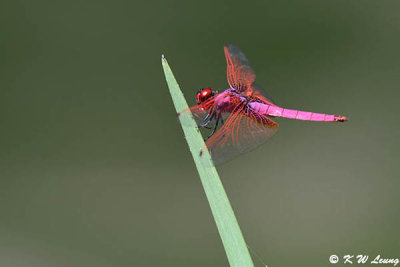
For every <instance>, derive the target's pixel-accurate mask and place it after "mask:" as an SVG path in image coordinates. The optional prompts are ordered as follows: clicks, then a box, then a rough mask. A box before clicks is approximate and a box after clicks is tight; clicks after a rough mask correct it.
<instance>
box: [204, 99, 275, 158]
mask: <svg viewBox="0 0 400 267" xmlns="http://www.w3.org/2000/svg"><path fill="white" fill-rule="evenodd" d="M244 109H245V107H244V106H243V105H240V106H238V107H237V108H236V110H234V112H232V113H231V114H230V115H229V117H228V118H227V119H226V121H225V123H224V125H222V127H221V128H220V129H219V130H218V131H217V132H216V133H215V134H214V135H213V136H211V138H210V139H208V140H207V142H206V146H207V147H208V149H209V151H210V154H211V157H212V159H213V161H214V163H215V164H222V163H224V162H226V161H228V160H231V159H232V158H234V157H236V156H238V155H240V154H243V153H246V152H249V151H251V150H253V149H255V148H257V147H258V146H259V145H261V144H263V143H265V142H266V141H267V140H268V139H269V138H270V137H271V136H272V135H273V134H274V133H275V132H276V131H277V130H278V127H279V125H278V123H276V122H274V121H273V120H271V119H269V118H268V117H266V116H263V115H259V114H258V113H256V112H253V111H251V110H247V111H245V110H244Z"/></svg>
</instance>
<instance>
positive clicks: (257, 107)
mask: <svg viewBox="0 0 400 267" xmlns="http://www.w3.org/2000/svg"><path fill="white" fill-rule="evenodd" d="M249 106H250V107H251V108H252V109H253V110H254V111H256V112H257V113H259V114H261V115H268V116H273V117H283V118H288V119H296V120H306V121H346V120H347V118H346V117H343V116H337V115H329V114H324V113H315V112H309V111H300V110H294V109H286V108H281V107H278V106H273V105H268V104H263V103H259V102H251V103H249Z"/></svg>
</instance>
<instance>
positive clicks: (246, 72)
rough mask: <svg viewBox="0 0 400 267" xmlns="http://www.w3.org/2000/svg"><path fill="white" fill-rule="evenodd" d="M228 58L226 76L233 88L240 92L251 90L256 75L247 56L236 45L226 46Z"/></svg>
mask: <svg viewBox="0 0 400 267" xmlns="http://www.w3.org/2000/svg"><path fill="white" fill-rule="evenodd" d="M224 51H225V58H226V76H227V80H228V84H229V86H230V87H231V88H235V89H236V90H237V91H238V92H244V91H246V90H249V89H250V90H251V85H252V84H253V83H254V80H255V79H256V74H255V73H254V71H253V69H252V68H251V67H250V64H249V61H248V60H247V58H246V56H245V55H244V54H243V52H242V51H240V49H239V48H237V47H236V46H234V45H231V44H229V45H226V46H224Z"/></svg>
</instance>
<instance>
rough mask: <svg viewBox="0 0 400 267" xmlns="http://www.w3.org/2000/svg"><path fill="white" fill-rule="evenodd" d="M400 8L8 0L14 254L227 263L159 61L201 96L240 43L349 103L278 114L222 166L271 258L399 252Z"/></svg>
mask: <svg viewBox="0 0 400 267" xmlns="http://www.w3.org/2000/svg"><path fill="white" fill-rule="evenodd" d="M399 8H400V4H399V2H398V1H389V0H386V1H367V0H365V1H348V0H346V1H344V0H343V1H336V0H335V1H317V0H315V1H235V0H233V1H229V2H223V1H171V0H169V1H123V0H116V1H58V0H55V1H54V0H52V1H50V0H48V1H44V0H39V1H27V0H25V1H22V0H14V1H10V0H8V1H7V0H6V1H1V2H0V25H1V26H0V27H1V36H0V51H1V57H0V126H1V130H0V149H1V150H0V212H1V219H0V266H18V267H19V266H34V267H36V266H227V265H228V262H227V260H226V257H225V254H224V250H223V247H222V243H221V241H220V239H219V236H218V233H217V229H216V227H215V224H214V221H213V218H212V215H211V212H210V209H209V206H208V203H207V200H206V198H205V195H204V192H203V189H202V186H201V183H200V180H199V177H198V175H197V172H196V169H195V166H194V163H193V162H192V158H191V155H190V153H189V151H188V148H187V145H186V142H185V139H184V137H183V134H182V130H181V128H180V126H179V124H178V123H177V119H176V112H175V110H174V108H173V105H172V101H171V98H170V96H169V93H168V89H167V86H166V82H165V79H164V75H163V72H162V68H161V60H160V59H161V54H162V53H164V54H165V55H166V57H167V59H168V61H169V63H170V65H171V68H172V70H173V71H174V73H175V76H176V78H177V80H178V82H179V84H180V85H181V87H182V90H183V91H184V93H185V96H186V97H187V99H188V102H189V104H194V102H195V101H194V93H195V91H196V90H198V89H199V88H201V87H208V86H211V87H215V88H218V89H224V88H226V87H227V82H226V78H225V59H224V55H223V45H224V44H226V43H233V44H235V45H237V46H238V47H240V48H241V49H242V50H243V51H244V52H245V54H246V55H247V57H248V59H249V61H250V62H251V64H252V66H253V68H254V69H255V71H256V73H257V81H258V84H259V85H261V86H262V87H264V88H265V89H266V90H267V91H268V92H269V94H270V95H271V96H272V97H273V98H274V99H275V101H276V102H277V103H278V104H279V105H282V106H284V107H287V108H294V109H302V110H309V111H314V112H325V113H333V114H342V115H346V116H348V117H349V118H350V121H349V122H348V123H344V124H331V123H311V122H304V121H295V120H283V119H279V120H277V121H278V122H279V123H280V125H281V127H280V130H279V131H278V133H277V134H276V135H275V136H274V137H273V138H272V139H271V140H270V142H268V143H267V144H265V145H263V146H261V147H260V148H259V149H257V150H256V151H254V152H251V153H248V154H246V155H244V156H241V157H240V158H237V159H236V160H233V161H231V162H229V163H227V164H225V165H223V166H221V167H219V171H220V175H221V179H222V180H223V183H224V186H225V188H226V191H227V193H228V196H229V197H230V200H231V203H232V206H233V208H234V210H235V213H236V215H237V218H238V221H239V223H240V225H241V228H242V231H243V234H244V236H245V238H246V241H247V243H248V244H249V245H250V246H251V248H252V249H253V250H255V251H256V252H257V253H258V254H259V255H260V257H261V258H263V260H264V261H265V262H266V263H267V264H268V266H330V264H329V262H328V258H329V256H330V255H331V254H337V255H338V256H343V255H344V254H366V255H370V257H374V256H376V255H377V254H381V255H382V256H383V257H392V258H393V257H395V258H396V257H397V258H400V234H399V224H400V208H399V202H400V194H399V188H400V182H399V174H400V171H399V168H400V167H399V160H400V155H399V137H400V126H399V122H400V121H399V117H398V116H399V114H398V112H399V106H398V105H399V104H398V102H399V96H400V94H399V86H400V67H399V60H400V52H399V47H400V12H399ZM255 264H256V266H261V264H260V263H259V262H256V259H255ZM337 265H340V264H337ZM337 265H336V266H337Z"/></svg>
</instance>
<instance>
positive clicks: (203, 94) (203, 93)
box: [196, 88, 214, 104]
mask: <svg viewBox="0 0 400 267" xmlns="http://www.w3.org/2000/svg"><path fill="white" fill-rule="evenodd" d="M213 94H214V93H213V91H212V88H203V89H201V90H200V91H198V92H197V94H196V100H197V103H199V104H200V103H202V102H204V101H206V100H207V99H208V98H210V97H211V96H213Z"/></svg>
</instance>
